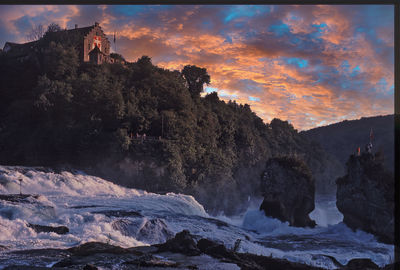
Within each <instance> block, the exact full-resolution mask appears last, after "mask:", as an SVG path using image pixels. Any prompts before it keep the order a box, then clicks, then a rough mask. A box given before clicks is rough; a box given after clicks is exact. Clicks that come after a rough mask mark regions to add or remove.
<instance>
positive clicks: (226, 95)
mask: <svg viewBox="0 0 400 270" xmlns="http://www.w3.org/2000/svg"><path fill="white" fill-rule="evenodd" d="M218 96H220V97H222V98H229V99H237V98H238V96H237V95H231V94H228V93H226V92H223V91H220V92H218Z"/></svg>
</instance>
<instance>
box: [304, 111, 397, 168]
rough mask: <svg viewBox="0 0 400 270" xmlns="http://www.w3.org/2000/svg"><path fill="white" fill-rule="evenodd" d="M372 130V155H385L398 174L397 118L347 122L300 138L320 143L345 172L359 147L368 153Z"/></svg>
mask: <svg viewBox="0 0 400 270" xmlns="http://www.w3.org/2000/svg"><path fill="white" fill-rule="evenodd" d="M371 128H372V130H373V141H372V144H373V148H372V151H373V152H377V151H382V152H383V154H384V156H385V166H386V168H387V169H388V170H390V171H392V172H394V115H386V116H375V117H363V118H361V119H359V120H351V121H347V120H345V121H342V122H339V123H336V124H332V125H328V126H324V127H319V128H314V129H310V130H307V131H303V132H300V134H302V135H303V136H305V137H307V138H309V139H310V140H314V141H316V142H318V143H319V144H320V145H321V146H322V147H323V148H324V150H326V151H327V152H328V153H329V154H331V155H332V156H334V157H335V158H336V159H337V160H338V161H339V162H340V164H341V165H342V171H343V172H344V170H345V163H346V161H347V159H348V157H349V156H350V154H354V153H356V149H357V147H360V148H361V151H365V145H366V144H367V143H368V142H369V136H370V130H371ZM343 175H344V174H343Z"/></svg>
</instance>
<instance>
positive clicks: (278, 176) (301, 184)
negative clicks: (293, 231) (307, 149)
mask: <svg viewBox="0 0 400 270" xmlns="http://www.w3.org/2000/svg"><path fill="white" fill-rule="evenodd" d="M261 189H262V192H263V196H264V201H263V202H262V204H261V206H260V210H263V211H264V213H265V215H267V216H270V217H273V218H277V219H279V220H281V221H283V222H285V221H288V222H289V224H290V225H291V226H297V227H306V226H308V227H314V226H315V221H313V220H311V219H310V217H309V216H308V214H309V213H311V212H312V211H313V210H314V207H315V204H314V196H315V183H314V179H313V177H312V174H311V171H310V170H309V169H308V167H307V165H306V164H305V163H304V162H303V161H301V160H299V159H297V158H293V157H279V158H272V159H269V160H268V161H267V164H266V168H265V171H264V173H263V175H262V181H261Z"/></svg>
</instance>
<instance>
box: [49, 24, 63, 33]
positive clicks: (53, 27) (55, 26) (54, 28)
mask: <svg viewBox="0 0 400 270" xmlns="http://www.w3.org/2000/svg"><path fill="white" fill-rule="evenodd" d="M58 31H61V27H60V25H58V24H57V23H54V22H53V23H51V24H49V26H47V31H46V33H54V32H58Z"/></svg>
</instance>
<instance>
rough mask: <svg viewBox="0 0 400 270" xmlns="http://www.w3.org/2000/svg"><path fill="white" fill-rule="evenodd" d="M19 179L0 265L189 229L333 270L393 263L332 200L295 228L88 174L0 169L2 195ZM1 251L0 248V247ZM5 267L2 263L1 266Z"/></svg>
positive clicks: (6, 205)
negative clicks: (23, 254)
mask: <svg viewBox="0 0 400 270" xmlns="http://www.w3.org/2000/svg"><path fill="white" fill-rule="evenodd" d="M19 179H22V182H21V188H22V193H24V194H38V195H39V197H37V198H31V197H28V198H27V200H31V201H29V202H24V203H18V202H10V201H7V200H0V245H1V246H4V247H6V248H7V249H6V250H5V251H0V253H1V254H2V257H1V258H0V265H5V264H4V262H6V261H7V256H8V255H7V253H6V252H7V251H10V250H21V249H36V248H68V247H71V246H75V245H78V244H82V243H85V242H89V241H100V242H105V243H110V244H113V245H118V246H121V247H133V246H140V245H150V244H156V243H162V242H165V241H166V240H167V239H169V238H171V237H173V235H174V234H176V233H177V232H180V231H182V230H184V229H187V230H189V231H190V232H191V233H192V234H193V235H196V236H199V237H203V238H209V239H213V240H215V241H218V242H221V243H224V244H225V245H226V246H227V248H233V246H234V243H235V241H236V240H237V239H241V245H240V248H239V252H249V253H254V254H260V255H266V256H273V257H277V258H285V259H288V260H290V261H296V262H302V263H307V264H309V265H313V266H320V267H323V268H327V269H336V268H337V264H335V263H334V262H333V260H332V259H331V258H329V256H332V257H334V258H335V259H336V260H337V261H338V262H339V263H341V264H346V263H347V262H348V261H349V260H350V259H353V258H370V259H371V260H372V261H374V262H375V263H376V264H378V265H380V266H383V265H385V264H388V263H390V262H391V261H392V260H393V254H394V248H393V246H392V245H386V244H382V243H379V242H377V241H376V239H375V237H374V236H373V235H371V234H368V233H365V232H362V231H356V232H353V231H352V230H351V229H349V228H348V227H347V226H346V225H345V224H343V223H342V222H341V221H342V216H341V214H340V212H338V211H337V209H336V206H335V202H334V198H333V199H332V198H317V200H318V201H317V202H316V209H315V210H314V211H313V213H312V214H311V218H313V219H315V220H316V222H317V224H318V225H317V226H316V227H315V228H296V227H291V226H289V225H288V224H287V223H283V222H281V221H279V220H276V219H273V218H268V217H266V216H265V215H264V214H263V212H261V211H259V210H258V206H257V205H254V206H253V207H252V208H249V209H248V210H247V212H246V213H244V214H243V215H240V216H237V217H224V216H219V217H212V216H210V215H208V214H207V213H206V211H205V210H204V208H203V206H202V205H201V204H199V203H198V202H197V201H196V200H195V199H194V198H193V197H192V196H189V195H183V194H174V193H168V194H166V195H159V194H154V193H149V192H146V191H142V190H137V189H130V188H125V187H121V186H118V185H116V184H113V183H111V182H108V181H106V180H104V179H101V178H99V177H95V176H90V175H86V174H85V173H83V172H79V171H76V172H66V171H63V172H60V173H56V172H54V171H51V170H48V169H43V168H42V169H40V168H29V167H7V166H0V194H17V193H19V188H20V186H19V184H20V181H19ZM29 223H31V224H39V225H46V226H67V227H68V228H69V233H67V234H65V235H59V234H56V233H54V232H50V233H46V232H40V233H37V232H35V231H34V230H33V228H31V227H29V226H28V225H29ZM0 250H1V249H0ZM0 268H1V266H0Z"/></svg>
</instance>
